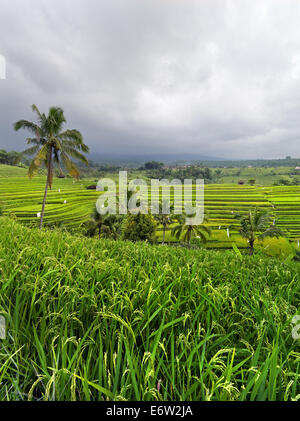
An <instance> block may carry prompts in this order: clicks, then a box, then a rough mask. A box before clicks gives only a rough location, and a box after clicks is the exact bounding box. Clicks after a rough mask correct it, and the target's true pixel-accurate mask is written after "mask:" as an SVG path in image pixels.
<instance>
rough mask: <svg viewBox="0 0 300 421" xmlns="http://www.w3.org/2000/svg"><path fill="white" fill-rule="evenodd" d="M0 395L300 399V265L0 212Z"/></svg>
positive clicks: (34, 397)
mask: <svg viewBox="0 0 300 421" xmlns="http://www.w3.org/2000/svg"><path fill="white" fill-rule="evenodd" d="M0 262H1V264H0V291H1V294H0V313H1V315H2V316H4V317H5V319H6V326H7V335H6V339H4V340H1V351H0V384H1V387H0V400H31V401H40V400H49V401H54V400H94V401H97V400H98V401H101V400H106V401H107V400H129V401H130V400H145V401H157V400H170V401H172V400H192V401H220V400H228V401H231V400H235V401H236V400H240V401H245V400H251V401H255V400H299V398H300V384H299V375H300V352H299V340H298V341H297V340H295V339H293V337H292V335H291V332H292V329H291V319H292V318H293V316H294V315H295V314H296V313H297V312H299V299H300V289H299V288H300V282H299V264H298V263H295V262H294V263H292V262H289V263H282V262H280V261H279V260H274V259H270V258H267V257H262V256H260V255H255V256H253V257H249V256H241V255H236V254H235V253H234V252H233V251H210V250H188V249H185V248H173V247H166V246H160V245H149V244H145V243H139V244H135V243H130V242H122V241H111V240H100V241H99V240H97V239H86V238H82V237H81V236H80V235H77V236H72V235H71V234H69V233H67V232H64V231H61V230H45V231H42V232H40V231H39V230H38V229H36V228H33V229H29V228H27V227H25V226H24V225H23V224H22V225H21V224H19V223H18V222H17V221H15V220H13V219H11V218H6V217H2V218H0Z"/></svg>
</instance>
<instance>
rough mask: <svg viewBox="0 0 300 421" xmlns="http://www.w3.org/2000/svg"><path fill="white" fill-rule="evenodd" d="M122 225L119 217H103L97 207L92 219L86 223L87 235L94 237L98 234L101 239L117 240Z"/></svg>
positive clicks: (107, 215) (108, 215)
mask: <svg viewBox="0 0 300 421" xmlns="http://www.w3.org/2000/svg"><path fill="white" fill-rule="evenodd" d="M120 225H121V218H120V217H119V216H118V215H110V214H106V215H101V214H100V213H99V212H98V210H97V208H96V206H95V208H94V210H93V213H92V214H91V217H90V219H89V220H88V221H87V222H86V223H85V228H86V231H85V235H87V236H88V237H94V236H95V235H96V234H97V235H98V238H99V239H100V238H101V237H102V236H104V237H106V238H115V239H116V238H117V237H118V236H119V235H120Z"/></svg>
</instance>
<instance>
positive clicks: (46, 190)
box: [40, 146, 52, 230]
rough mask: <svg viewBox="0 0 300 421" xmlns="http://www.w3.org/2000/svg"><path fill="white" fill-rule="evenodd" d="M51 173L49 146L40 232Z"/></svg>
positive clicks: (41, 225) (50, 151)
mask: <svg viewBox="0 0 300 421" xmlns="http://www.w3.org/2000/svg"><path fill="white" fill-rule="evenodd" d="M51 171H52V146H50V150H49V159H48V172H47V181H46V186H45V193H44V200H43V205H42V212H41V219H40V230H41V229H42V227H43V220H44V213H45V206H46V199H47V193H48V186H49V182H50V177H51Z"/></svg>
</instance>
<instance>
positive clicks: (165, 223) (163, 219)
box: [154, 199, 175, 244]
mask: <svg viewBox="0 0 300 421" xmlns="http://www.w3.org/2000/svg"><path fill="white" fill-rule="evenodd" d="M168 202H169V201H168V200H166V199H165V200H163V202H162V205H161V206H160V208H161V209H160V213H159V214H157V215H154V218H155V220H156V221H157V222H158V223H159V224H160V225H162V227H163V240H162V244H165V238H166V230H167V229H168V227H169V226H170V225H171V224H172V223H173V222H174V219H175V215H173V213H170V215H168V214H163V213H162V211H163V206H164V205H165V204H166V205H167V204H168ZM173 210H174V206H173V205H172V206H170V212H173Z"/></svg>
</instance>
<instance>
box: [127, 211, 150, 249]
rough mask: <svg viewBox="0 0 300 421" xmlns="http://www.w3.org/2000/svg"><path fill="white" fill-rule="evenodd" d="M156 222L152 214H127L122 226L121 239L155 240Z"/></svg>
mask: <svg viewBox="0 0 300 421" xmlns="http://www.w3.org/2000/svg"><path fill="white" fill-rule="evenodd" d="M155 230H156V222H155V220H154V218H153V217H152V215H148V214H146V215H144V214H142V213H138V214H137V215H128V216H127V217H126V218H125V220H124V223H123V227H122V239H123V240H130V241H149V242H153V241H154V240H155Z"/></svg>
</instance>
